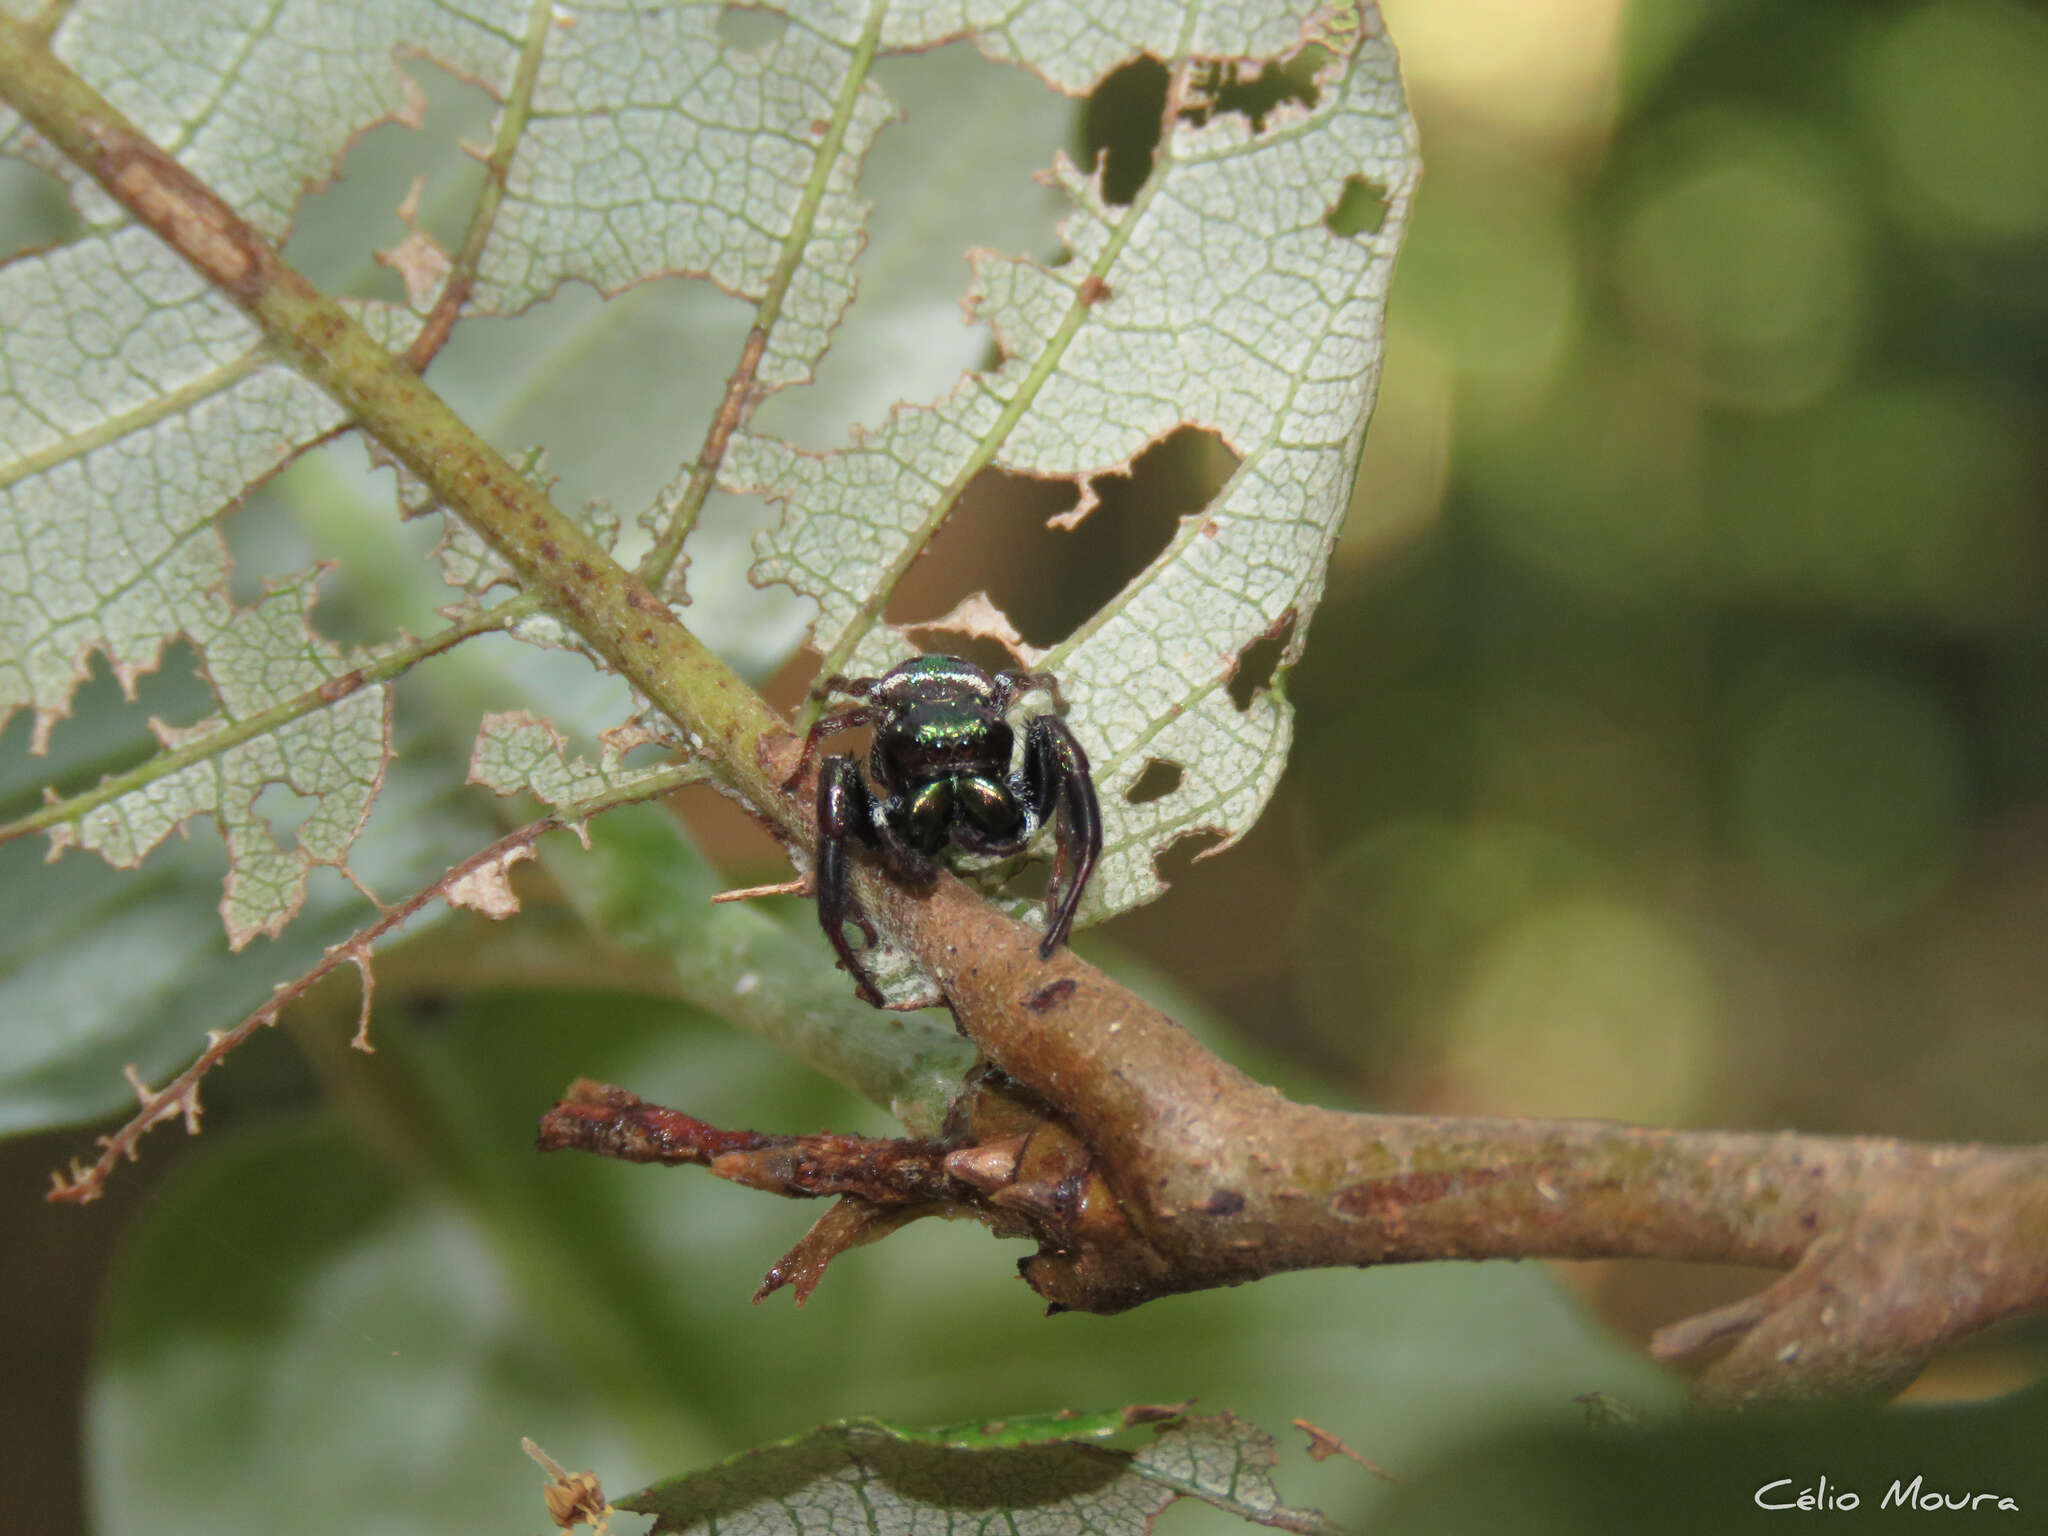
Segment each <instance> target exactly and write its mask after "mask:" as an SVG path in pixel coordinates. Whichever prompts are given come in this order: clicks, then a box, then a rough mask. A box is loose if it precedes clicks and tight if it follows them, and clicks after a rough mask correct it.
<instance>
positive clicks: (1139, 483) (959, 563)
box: [885, 427, 1237, 666]
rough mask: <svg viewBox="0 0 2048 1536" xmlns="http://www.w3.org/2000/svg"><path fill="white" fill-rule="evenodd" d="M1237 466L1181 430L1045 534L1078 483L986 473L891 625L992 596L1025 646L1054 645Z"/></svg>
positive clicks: (919, 570)
mask: <svg viewBox="0 0 2048 1536" xmlns="http://www.w3.org/2000/svg"><path fill="white" fill-rule="evenodd" d="M1236 468H1237V456H1236V455H1235V454H1234V453H1232V452H1231V451H1230V449H1229V448H1228V447H1227V446H1225V444H1224V442H1223V440H1222V439H1221V438H1220V437H1218V436H1217V435H1216V434H1215V433H1213V432H1208V431H1204V430H1201V429H1199V428H1195V427H1182V428H1179V429H1178V430H1176V431H1174V432H1171V433H1169V434H1168V435H1167V436H1165V437H1164V438H1161V439H1160V440H1159V441H1158V442H1156V443H1154V444H1153V445H1152V446H1151V447H1150V448H1147V449H1146V450H1145V451H1144V452H1143V453H1141V454H1139V455H1138V456H1137V457H1136V458H1135V459H1134V460H1132V461H1131V467H1130V470H1129V472H1128V473H1125V474H1112V475H1102V476H1099V477H1097V478H1096V479H1095V480H1094V481H1092V482H1091V484H1090V489H1091V490H1092V491H1093V492H1094V495H1095V498H1096V505H1095V506H1094V507H1093V508H1092V509H1091V510H1090V511H1089V512H1088V514H1087V515H1086V516H1085V517H1083V518H1081V519H1080V521H1079V522H1078V523H1077V524H1074V525H1073V526H1067V525H1066V524H1065V523H1064V522H1062V523H1060V524H1058V525H1054V526H1048V522H1049V519H1052V518H1055V517H1064V516H1065V515H1066V514H1069V513H1071V512H1073V511H1075V510H1076V509H1077V507H1078V505H1079V497H1078V495H1077V493H1076V491H1075V488H1074V485H1073V483H1072V482H1071V481H1066V480H1051V479H1039V478H1034V477H1032V476H1028V475H1016V474H1010V473H1007V472H1003V471H994V470H992V471H989V472H987V473H984V474H982V475H980V476H978V477H977V478H976V479H975V481H974V483H973V484H972V485H970V486H969V487H968V488H967V492H966V494H965V495H964V496H962V497H961V498H960V501H959V504H958V505H957V506H955V507H954V509H953V512H952V515H951V516H949V517H948V518H947V519H946V520H945V522H943V523H942V524H940V525H939V530H938V532H937V533H936V534H935V535H934V536H933V538H932V541H931V543H930V544H929V545H928V546H927V548H926V551H925V558H924V559H922V560H920V561H919V562H918V563H917V564H916V565H915V566H913V567H912V568H911V570H910V572H909V574H908V575H907V576H905V577H904V579H903V580H902V581H901V582H900V583H898V584H897V587H896V590H895V592H894V593H893V594H891V596H890V600H889V606H888V609H887V611H886V614H885V617H886V618H887V619H888V621H889V622H890V623H892V624H897V625H904V624H914V623H920V622H922V623H929V622H930V621H931V620H933V619H936V618H939V617H941V616H942V615H945V614H948V613H951V612H952V611H953V610H954V609H955V608H956V607H957V606H958V605H959V604H960V602H961V601H962V599H964V598H966V597H968V596H970V595H971V594H973V593H976V592H985V593H987V594H988V597H989V599H990V601H992V602H993V603H994V604H995V605H996V607H998V608H1000V609H1001V610H1002V611H1003V612H1004V613H1005V614H1007V615H1008V616H1009V620H1010V622H1011V624H1013V625H1014V626H1016V630H1017V633H1018V634H1019V635H1020V636H1022V638H1023V639H1024V641H1025V643H1026V644H1029V645H1033V646H1037V647H1038V648H1040V649H1041V650H1043V649H1047V648H1049V647H1051V646H1054V645H1057V644H1058V643H1059V642H1060V641H1062V640H1064V639H1065V638H1066V637H1067V636H1068V635H1070V634H1072V633H1073V632H1074V630H1075V629H1076V628H1078V627H1079V626H1080V624H1081V623H1082V622H1083V621H1084V620H1086V619H1088V618H1089V617H1091V616H1092V615H1093V614H1094V613H1096V611H1097V610H1099V609H1100V608H1101V607H1102V606H1103V604H1105V603H1107V602H1109V601H1110V600H1111V599H1112V598H1114V597H1115V596H1116V595H1117V593H1119V592H1121V591H1122V590H1123V589H1124V587H1125V586H1126V585H1128V584H1129V582H1130V580H1131V578H1132V577H1134V576H1136V575H1137V574H1138V573H1139V572H1140V571H1142V570H1144V569H1145V567H1146V566H1148V565H1150V564H1151V563H1152V562H1153V560H1155V559H1157V558H1158V556H1159V553H1160V552H1161V551H1162V550H1164V549H1165V548H1166V546H1167V545H1168V544H1169V543H1170V542H1172V540H1173V537H1174V535H1175V534H1176V533H1177V532H1178V531H1179V529H1180V526H1181V520H1182V519H1183V518H1185V517H1187V516H1189V515H1191V514H1197V513H1200V512H1201V511H1202V509H1203V508H1205V507H1207V506H1208V505H1209V504H1210V503H1211V502H1212V501H1213V500H1215V497H1216V494H1217V492H1218V491H1219V490H1221V489H1222V487H1223V485H1224V483H1225V482H1226V481H1227V480H1228V479H1229V478H1230V476H1231V474H1232V473H1234V472H1235V471H1236ZM975 659H977V660H978V659H979V657H978V656H977V657H976V658H975ZM1002 664H1003V665H1005V666H1008V665H1012V663H1010V662H1007V661H1006V662H1004V663H1002Z"/></svg>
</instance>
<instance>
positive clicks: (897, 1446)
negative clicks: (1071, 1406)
mask: <svg viewBox="0 0 2048 1536" xmlns="http://www.w3.org/2000/svg"><path fill="white" fill-rule="evenodd" d="M1162 1412H1163V1413H1165V1414H1166V1415H1167V1416H1169V1417H1170V1416H1171V1415H1172V1410H1155V1409H1122V1410H1117V1411H1113V1412H1111V1413H1107V1414H1092V1415H1075V1416H1067V1415H1056V1414H1047V1415H1040V1416H1037V1417H1035V1418H1030V1419H1020V1420H1002V1421H997V1422H994V1423H986V1424H968V1425H959V1426H956V1427H954V1428H951V1429H944V1430H909V1429H902V1428H899V1427H897V1426H895V1425H892V1424H885V1423H883V1422H882V1421H880V1420H878V1419H847V1420H843V1421H841V1422H840V1423H836V1424H826V1425H822V1426H820V1427H819V1428H817V1429H814V1430H812V1431H811V1432H810V1433H809V1434H807V1435H799V1436H797V1437H796V1438H795V1439H793V1440H785V1441H783V1442H781V1443H780V1444H777V1445H770V1446H764V1447H762V1448H761V1449H760V1450H757V1451H750V1452H748V1453H747V1454H746V1455H744V1456H738V1457H735V1458H734V1459H733V1460H731V1461H728V1462H725V1463H723V1464H722V1465H720V1466H716V1467H711V1468H708V1469H706V1470H705V1471H702V1472H694V1473H691V1474H689V1475H687V1476H684V1477H679V1478H675V1479H672V1480H671V1481H668V1482H665V1483H657V1484H655V1485H654V1486H653V1487H652V1488H648V1489H646V1490H644V1491H642V1492H640V1493H636V1494H633V1495H632V1496H630V1497H628V1498H625V1499H621V1500H620V1501H619V1508H621V1509H624V1510H628V1511H630V1512H632V1513H634V1514H646V1515H653V1516H654V1517H655V1520H654V1527H653V1536H663V1533H666V1532H671V1531H703V1532H705V1533H707V1536H719V1533H721V1532H746V1533H747V1536H871V1533H872V1532H874V1531H875V1530H877V1529H878V1528H879V1529H886V1530H891V1531H898V1532H902V1533H904V1536H921V1533H925V1532H932V1533H950V1532H956V1531H958V1530H959V1529H960V1527H961V1522H962V1521H963V1519H964V1520H966V1521H967V1522H969V1523H970V1524H981V1523H983V1522H988V1521H996V1522H1000V1523H1001V1525H1002V1526H1003V1528H1004V1529H1006V1530H1009V1531H1012V1532H1016V1533H1017V1536H1146V1533H1148V1532H1149V1531H1150V1530H1151V1529H1152V1524H1153V1522H1154V1521H1155V1520H1157V1519H1158V1518H1159V1516H1160V1515H1161V1514H1162V1513H1163V1512H1164V1511H1165V1510H1166V1509H1167V1507H1168V1506H1169V1505H1171V1504H1173V1503H1174V1502H1175V1501H1177V1500H1179V1499H1183V1498H1191V1499H1197V1500H1200V1501H1202V1502H1203V1503H1206V1504H1212V1505H1214V1506H1215V1507H1217V1508H1219V1509H1221V1510H1223V1511H1225V1512H1226V1513H1229V1514H1233V1515H1237V1516H1239V1517H1241V1518H1242V1519H1245V1520H1249V1521H1253V1522H1255V1523H1257V1524H1260V1525H1271V1526H1277V1527H1279V1528H1281V1529H1283V1530H1291V1531H1299V1532H1309V1533H1313V1532H1319V1531H1325V1530H1332V1529H1334V1528H1333V1527H1331V1526H1330V1525H1329V1523H1328V1522H1327V1521H1326V1520H1324V1518H1323V1517H1322V1516H1321V1515H1319V1514H1318V1513H1316V1512H1315V1511H1314V1510H1301V1509H1289V1508H1288V1507H1287V1506H1286V1505H1284V1504H1282V1503H1281V1502H1280V1498H1279V1495H1278V1493H1277V1492H1276V1491H1275V1490H1274V1487H1273V1481H1272V1468H1273V1464H1274V1462H1275V1460H1276V1459H1277V1458H1276V1455H1275V1451H1274V1445H1273V1440H1272V1437H1271V1436H1269V1435H1267V1434H1265V1433H1264V1432H1263V1431H1261V1430H1258V1429H1255V1428H1253V1427H1252V1426H1251V1425H1248V1424H1243V1423H1240V1422H1239V1421H1237V1420H1236V1419H1233V1418H1231V1417H1230V1416H1229V1415H1228V1414H1223V1415H1220V1416H1218V1417H1215V1418H1201V1419H1182V1420H1179V1421H1178V1422H1174V1423H1171V1424H1168V1425H1167V1426H1166V1427H1165V1428H1164V1429H1162V1430H1161V1431H1160V1432H1159V1435H1158V1437H1157V1438H1156V1439H1155V1440H1153V1441H1152V1443H1151V1444H1149V1445H1147V1446H1145V1447H1144V1448H1143V1449H1141V1450H1138V1451H1124V1450H1117V1449H1114V1448H1111V1447H1109V1446H1105V1445H1100V1444H1096V1443H1093V1442H1096V1441H1099V1440H1101V1439H1103V1438H1104V1437H1106V1436H1107V1435H1112V1434H1115V1433H1116V1432H1118V1431H1120V1430H1123V1429H1126V1428H1128V1427H1130V1426H1132V1425H1134V1424H1144V1423H1148V1422H1154V1421H1156V1420H1157V1419H1158V1418H1159V1417H1160V1416H1161V1414H1162Z"/></svg>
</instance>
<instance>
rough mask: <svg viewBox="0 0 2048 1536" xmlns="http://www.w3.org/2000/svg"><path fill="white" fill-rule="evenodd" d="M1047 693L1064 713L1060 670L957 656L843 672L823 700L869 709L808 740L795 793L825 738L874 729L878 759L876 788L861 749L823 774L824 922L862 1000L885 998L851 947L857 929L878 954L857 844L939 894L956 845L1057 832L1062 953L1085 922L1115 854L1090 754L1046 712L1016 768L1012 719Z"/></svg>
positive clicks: (1054, 936) (1053, 911)
mask: <svg viewBox="0 0 2048 1536" xmlns="http://www.w3.org/2000/svg"><path fill="white" fill-rule="evenodd" d="M1034 689H1043V690H1044V691H1045V692H1046V693H1048V694H1050V695H1051V696H1052V701H1053V708H1054V709H1055V710H1060V711H1063V710H1065V708H1066V702H1065V701H1064V700H1063V699H1062V698H1061V697H1060V689H1059V683H1058V681H1057V679H1055V678H1054V677H1053V676H1052V675H1051V674H1050V673H1044V672H998V673H996V674H994V675H993V676H991V675H990V674H989V673H987V672H984V671H982V669H981V668H979V667H977V666H975V665H974V664H973V663H972V662H969V661H962V660H961V659H960V658H959V657H957V656H918V657H915V658H913V659H912V660H910V661H906V662H904V663H902V664H901V665H900V666H897V667H892V668H891V669H890V670H889V671H888V672H887V673H885V674H883V675H882V676H881V677H856V678H845V677H831V678H827V679H826V680H825V684H824V687H823V689H822V692H824V693H825V694H827V695H831V694H846V695H850V696H851V697H853V698H855V699H858V700H859V702H858V703H857V704H855V705H854V706H853V707H852V708H851V709H843V710H840V711H839V712H838V713H836V714H829V715H825V716H822V717H821V718H820V719H819V720H818V721H817V723H816V724H814V725H813V726H812V727H811V728H810V731H809V732H808V733H807V734H806V735H805V737H804V750H803V755H802V756H801V757H799V758H798V759H797V767H796V772H795V773H793V774H791V775H790V779H789V782H790V783H791V784H794V783H796V782H797V780H799V779H801V778H802V777H803V772H804V769H805V767H806V766H807V765H808V764H809V763H810V760H811V756H812V753H813V752H814V751H815V749H816V747H817V744H818V739H819V738H820V737H821V736H830V735H833V734H835V733H837V732H839V731H848V730H852V729H854V728H855V727H857V726H863V725H872V726H873V727H874V728H875V739H874V746H873V748H872V749H871V750H870V751H869V753H868V772H869V773H870V774H872V775H873V776H874V788H872V789H871V788H870V787H869V785H868V782H867V780H866V779H865V778H864V777H862V774H861V771H860V764H859V763H858V762H857V761H856V760H855V758H854V757H853V756H852V754H850V753H837V754H835V755H833V756H831V757H828V758H826V759H825V762H824V766H823V767H822V768H821V769H820V770H819V773H818V866H817V884H818V920H819V921H820V922H821V923H823V924H824V926H825V935H826V937H827V938H829V939H831V941H832V945H833V947H834V948H835V949H837V950H838V951H839V959H840V963H841V964H842V965H844V966H845V968H846V970H847V971H848V972H849V973H850V974H851V975H852V977H853V979H854V981H855V983H856V985H857V986H858V987H859V989H860V995H861V996H862V997H863V998H865V999H866V1000H867V1001H868V1002H870V1003H873V1004H874V1005H875V1006H876V1007H880V1006H881V1004H882V995H881V993H880V992H879V991H877V990H876V988H875V984H874V982H873V981H872V980H871V979H870V978H869V976H868V973H867V970H866V968H865V967H864V966H862V964H861V963H860V961H859V960H858V959H857V958H856V957H855V955H854V952H853V947H852V946H851V945H850V944H848V943H847V941H846V924H847V923H849V922H851V923H853V924H854V925H855V926H856V927H858V928H859V929H860V931H861V932H862V933H863V934H864V935H865V936H866V938H867V941H868V943H869V945H870V946H873V945H874V944H876V943H877V942H879V941H878V940H877V938H876V936H875V929H874V925H873V924H872V923H871V922H869V921H868V917H867V914H866V913H865V912H863V911H862V910H861V908H860V903H859V902H858V901H857V900H856V899H855V897H854V894H853V887H852V885H851V884H850V883H849V880H848V875H849V868H850V867H849V864H848V857H849V854H848V848H847V843H848V840H849V839H858V840H859V841H860V842H862V843H864V844H866V845H867V846H868V847H869V848H872V849H875V850H876V851H877V852H879V853H880V854H881V855H882V858H883V861H884V862H885V863H886V864H887V865H888V867H889V869H890V870H891V871H892V872H893V873H894V874H895V875H896V876H897V877H898V878H899V879H902V880H904V881H907V882H908V883H910V884H911V885H914V886H924V885H929V884H930V883H931V881H932V879H933V878H934V877H935V876H936V875H937V873H938V862H937V860H938V855H939V854H940V852H941V851H942V850H943V849H945V848H946V847H947V845H949V844H952V845H956V846H958V847H961V848H964V849H966V850H967V851H968V852H970V853H985V854H997V855H1001V854H1011V853H1019V852H1021V851H1022V850H1023V849H1024V847H1025V846H1026V845H1027V844H1028V843H1030V841H1031V839H1032V837H1033V836H1034V835H1036V833H1037V831H1038V829H1039V828H1040V827H1042V826H1044V825H1045V824H1046V823H1047V822H1048V821H1050V822H1052V823H1053V829H1054V835H1055V837H1056V838H1057V842H1058V857H1057V858H1056V859H1055V861H1054V864H1053V873H1052V879H1051V882H1050V883H1049V884H1048V885H1047V887H1046V892H1045V910H1046V925H1045V940H1044V942H1043V943H1041V944H1040V945H1039V946H1038V952H1039V954H1040V955H1042V956H1045V957H1047V958H1050V957H1051V955H1052V952H1053V950H1054V949H1055V948H1056V947H1058V945H1059V944H1060V942H1061V941H1062V940H1064V939H1065V938H1066V936H1067V930H1068V929H1070V928H1071V927H1072V926H1073V923H1074V909H1075V908H1076V907H1077V906H1079V905H1080V902H1081V891H1082V888H1083V887H1084V886H1086V885H1087V883H1088V876H1089V875H1090V874H1091V873H1092V872H1093V871H1094V869H1095V862H1096V860H1097V859H1099V858H1100V857H1101V856H1102V812H1101V810H1100V808H1099V807H1098V806H1097V805H1096V802H1095V781H1094V779H1093V778H1091V777H1090V776H1089V773H1088V755H1087V754H1086V753H1085V752H1083V751H1082V750H1081V744H1080V743H1079V742H1077V741H1076V740H1074V735H1073V732H1071V731H1069V730H1068V729H1067V726H1066V722H1065V721H1063V720H1061V719H1060V718H1059V715H1058V714H1040V715H1033V716H1032V717H1031V718H1030V720H1029V721H1027V722H1026V724H1025V726H1024V761H1023V766H1022V767H1021V768H1020V769H1018V770H1017V771H1016V772H1012V771H1011V768H1010V758H1011V755H1012V750H1013V748H1014V746H1015V733H1014V732H1013V731H1012V730H1011V729H1010V725H1009V722H1008V721H1007V720H1005V719H1004V718H1003V717H1004V715H1005V714H1006V713H1007V712H1008V711H1009V708H1010V705H1011V704H1012V703H1014V702H1015V701H1016V700H1017V699H1019V698H1021V697H1022V696H1024V695H1025V694H1027V693H1030V692H1031V691H1032V690H1034Z"/></svg>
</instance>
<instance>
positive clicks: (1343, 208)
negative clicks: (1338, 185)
mask: <svg viewBox="0 0 2048 1536" xmlns="http://www.w3.org/2000/svg"><path fill="white" fill-rule="evenodd" d="M1386 222H1387V189H1386V188H1385V187H1383V186H1381V185H1380V184H1379V183H1378V182H1376V181H1369V180H1367V179H1366V178H1365V177H1363V176H1346V177H1345V178H1344V190H1343V191H1342V192H1339V193H1338V194H1337V201H1336V202H1334V203H1332V204H1331V205H1330V207H1329V211H1328V212H1326V213H1325V214H1324V215H1323V225H1324V227H1325V228H1327V229H1328V230H1329V231H1330V233H1331V234H1333V235H1342V236H1344V237H1345V238H1347V239H1348V238H1350V237H1351V236H1353V235H1376V234H1378V233H1379V232H1380V226H1381V225H1382V224H1384V223H1386Z"/></svg>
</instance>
